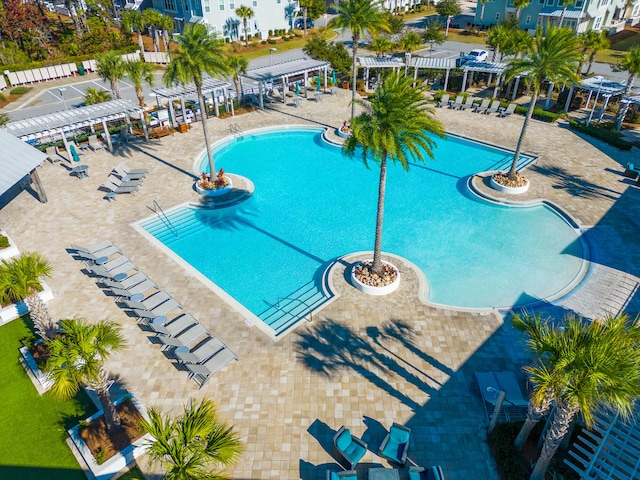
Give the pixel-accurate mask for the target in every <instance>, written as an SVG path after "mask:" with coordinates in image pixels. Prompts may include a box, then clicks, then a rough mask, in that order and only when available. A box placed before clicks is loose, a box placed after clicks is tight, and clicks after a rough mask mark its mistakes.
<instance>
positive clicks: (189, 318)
mask: <svg viewBox="0 0 640 480" xmlns="http://www.w3.org/2000/svg"><path fill="white" fill-rule="evenodd" d="M197 323H198V321H197V320H196V319H195V318H194V317H193V315H191V314H190V313H184V314H182V315H180V316H179V317H176V318H175V319H174V320H173V321H172V322H170V323H168V324H166V325H156V324H155V323H150V324H149V328H151V330H153V331H154V332H156V333H157V334H159V335H165V336H167V337H175V336H176V335H179V334H180V333H182V332H184V331H185V330H186V329H187V328H190V327H193V326H194V325H196V324H197Z"/></svg>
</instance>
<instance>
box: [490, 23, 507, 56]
mask: <svg viewBox="0 0 640 480" xmlns="http://www.w3.org/2000/svg"><path fill="white" fill-rule="evenodd" d="M511 35H513V29H511V28H509V27H507V26H506V25H504V24H502V23H501V24H499V25H495V26H494V27H492V28H490V29H489V33H488V34H487V45H489V46H490V47H491V48H493V55H492V57H491V61H492V62H495V61H496V57H497V56H498V53H500V61H502V56H503V55H504V53H502V52H501V51H502V49H503V48H505V46H507V45H508V44H509V42H510V40H511Z"/></svg>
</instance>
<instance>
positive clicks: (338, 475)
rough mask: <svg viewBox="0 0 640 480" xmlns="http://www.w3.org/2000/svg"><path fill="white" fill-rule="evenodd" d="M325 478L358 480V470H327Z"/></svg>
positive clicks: (331, 479) (328, 479)
mask: <svg viewBox="0 0 640 480" xmlns="http://www.w3.org/2000/svg"><path fill="white" fill-rule="evenodd" d="M327 480H358V472H356V471H355V470H345V471H343V472H334V471H332V470H327Z"/></svg>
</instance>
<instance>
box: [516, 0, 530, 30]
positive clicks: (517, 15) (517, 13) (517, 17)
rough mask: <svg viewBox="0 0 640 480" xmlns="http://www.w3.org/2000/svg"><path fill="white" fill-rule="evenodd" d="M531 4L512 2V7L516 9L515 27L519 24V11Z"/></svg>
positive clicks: (526, 1) (527, 0)
mask: <svg viewBox="0 0 640 480" xmlns="http://www.w3.org/2000/svg"><path fill="white" fill-rule="evenodd" d="M530 3H531V0H513V6H514V7H515V8H516V20H518V23H517V24H516V25H518V24H519V22H520V11H521V10H522V9H523V8H525V7H527V6H529V4H530Z"/></svg>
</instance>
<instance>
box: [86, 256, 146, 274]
mask: <svg viewBox="0 0 640 480" xmlns="http://www.w3.org/2000/svg"><path fill="white" fill-rule="evenodd" d="M103 258H104V257H101V258H99V259H98V260H102V259H103ZM88 262H91V264H95V262H94V261H93V260H89V261H88ZM127 263H131V265H133V263H132V262H131V260H129V258H128V257H127V256H126V255H118V256H117V257H116V258H114V259H112V260H109V261H106V262H103V263H100V265H99V266H101V267H102V268H104V269H105V270H107V271H108V272H110V271H111V270H113V269H114V268H118V267H121V266H122V265H125V264H127ZM134 267H135V268H132V270H138V267H136V266H135V265H134Z"/></svg>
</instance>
